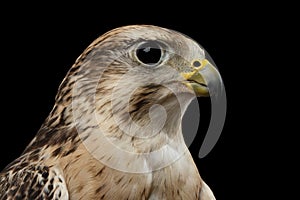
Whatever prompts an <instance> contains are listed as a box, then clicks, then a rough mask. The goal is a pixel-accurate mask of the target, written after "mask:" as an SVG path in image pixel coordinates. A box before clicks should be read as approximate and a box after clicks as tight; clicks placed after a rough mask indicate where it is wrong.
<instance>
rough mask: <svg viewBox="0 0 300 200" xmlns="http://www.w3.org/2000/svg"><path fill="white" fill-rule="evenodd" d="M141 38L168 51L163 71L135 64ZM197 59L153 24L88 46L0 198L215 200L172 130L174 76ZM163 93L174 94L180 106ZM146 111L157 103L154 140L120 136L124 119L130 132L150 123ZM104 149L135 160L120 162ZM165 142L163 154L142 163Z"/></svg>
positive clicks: (190, 44)
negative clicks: (159, 107) (131, 127)
mask: <svg viewBox="0 0 300 200" xmlns="http://www.w3.org/2000/svg"><path fill="white" fill-rule="evenodd" d="M143 40H155V41H157V40H158V41H161V42H163V43H164V44H166V45H167V46H168V47H167V48H168V52H169V53H168V57H166V58H165V60H166V61H165V62H164V64H163V65H164V66H168V67H164V66H161V67H158V68H155V69H154V68H147V67H144V66H141V65H140V64H139V63H138V61H137V60H136V59H135V58H134V57H133V56H132V54H131V52H133V51H134V50H135V48H136V45H137V44H138V43H139V42H141V41H143ZM204 57H205V55H204V51H203V50H202V49H201V48H200V47H199V46H198V44H197V43H195V42H194V41H193V40H191V39H189V38H188V37H186V36H183V35H181V34H180V33H178V32H175V31H171V30H168V29H164V28H160V27H156V26H146V25H144V26H126V27H121V28H118V29H114V30H112V31H110V32H108V33H106V34H104V35H102V36H101V37H99V38H98V39H96V40H95V41H94V42H92V44H91V45H90V46H89V47H88V48H87V49H86V50H85V51H84V52H83V53H82V54H81V55H80V56H79V58H78V59H77V60H76V62H75V64H74V65H73V66H72V67H71V69H70V71H69V72H68V74H67V76H66V77H65V79H64V80H63V82H62V83H61V85H60V87H59V90H58V93H57V96H56V99H55V105H54V107H53V110H52V111H51V113H50V114H49V116H48V118H47V119H46V120H45V122H44V124H43V125H42V126H41V128H40V130H39V132H38V133H37V135H36V137H35V138H34V139H33V140H32V142H31V143H30V144H29V145H28V146H27V148H26V149H25V151H24V152H23V154H22V155H21V156H20V157H19V158H18V159H16V160H15V161H14V162H12V163H11V164H9V165H8V166H7V167H6V168H5V169H4V170H3V171H2V172H1V173H0V199H1V200H2V199H201V200H207V199H215V198H214V197H213V194H212V192H211V190H210V189H209V187H208V186H207V185H206V184H205V183H204V182H203V180H202V179H201V177H200V175H199V173H198V170H197V167H196V166H195V164H194V162H193V159H192V157H191V155H190V153H189V152H188V150H187V148H186V146H185V144H184V139H183V136H182V132H181V119H182V116H183V113H184V111H185V109H186V107H187V106H188V104H189V102H190V101H191V99H192V98H193V95H192V93H191V92H189V91H188V89H187V88H186V86H184V85H183V84H181V83H180V81H179V80H182V79H181V78H180V72H189V71H192V68H190V67H189V62H191V60H193V59H195V58H197V59H203V58H204ZM183 58H184V59H183ZM116 83H118V84H116ZM168 87H170V88H175V90H176V91H175V92H176V93H178V94H179V96H180V97H179V98H180V99H181V101H182V102H184V104H183V107H182V105H181V104H180V101H178V95H174V94H173V93H172V91H171V90H170V88H168ZM130 92H132V93H130ZM173 92H174V91H173ZM129 93H130V95H129ZM127 96H128V97H129V96H130V98H129V101H125V99H126V98H127ZM128 102H129V103H128ZM155 104H158V105H163V106H164V108H165V112H166V114H167V118H166V123H165V124H164V125H163V126H162V128H161V130H159V131H158V133H157V134H155V135H154V136H150V135H151V133H150V132H151V131H149V130H148V129H147V128H144V129H138V130H135V131H133V132H132V134H124V129H122V128H120V125H125V127H126V124H128V123H130V122H129V121H128V120H129V119H128V116H130V117H131V119H132V120H133V121H134V122H135V123H136V124H138V125H139V126H140V127H145V125H147V124H148V123H149V122H151V120H154V121H155V120H158V121H159V120H160V117H161V116H160V115H155V114H154V115H153V116H152V118H151V117H149V115H148V110H149V109H150V108H151V107H153V105H155ZM128 113H129V115H127V114H128ZM95 116H96V119H97V120H95ZM150 118H151V119H150ZM118 119H120V121H119V124H118V123H116V120H117V121H118ZM99 127H101V131H102V133H103V135H104V136H105V137H106V138H108V139H109V141H108V140H106V139H103V137H104V136H103V135H100V134H99V131H100V129H99ZM125 132H126V131H125ZM141 136H143V137H141ZM144 137H146V138H147V139H146V141H145V138H144ZM169 141H172V142H169ZM110 144H113V145H115V146H118V147H120V148H121V149H123V150H125V151H129V152H134V153H135V154H134V156H132V157H127V156H126V154H124V155H123V154H120V153H119V152H118V150H117V149H114V148H111V147H110V146H109V145H110ZM166 144H167V145H166ZM165 145H166V146H167V149H166V151H165V152H163V153H161V154H163V155H159V156H158V157H147V156H144V154H147V153H150V152H153V151H156V150H159V149H160V148H162V147H163V146H165ZM177 154H178V155H180V156H178V157H176V156H177ZM160 156H161V157H160ZM172 156H173V157H174V156H175V157H176V160H174V162H172V163H171V164H169V165H166V166H164V167H157V165H160V164H161V163H163V162H164V161H163V160H161V159H160V158H165V160H168V158H170V157H171V158H172ZM141 162H142V163H145V164H144V165H140V163H141ZM165 162H167V161H165ZM107 163H109V164H107ZM112 166H113V167H112ZM120 167H127V168H126V170H123V171H122V170H119V168H120ZM135 170H136V171H137V173H132V171H135ZM143 170H144V171H145V172H144V173H141V171H143Z"/></svg>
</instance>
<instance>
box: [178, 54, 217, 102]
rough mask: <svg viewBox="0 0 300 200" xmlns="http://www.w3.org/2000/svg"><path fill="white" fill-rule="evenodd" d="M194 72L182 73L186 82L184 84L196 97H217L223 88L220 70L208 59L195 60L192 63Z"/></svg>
mask: <svg viewBox="0 0 300 200" xmlns="http://www.w3.org/2000/svg"><path fill="white" fill-rule="evenodd" d="M191 67H192V68H193V71H191V72H184V73H181V75H182V76H183V78H184V80H183V83H184V84H185V85H186V86H187V87H188V88H189V89H191V90H192V91H194V93H195V94H196V96H198V97H200V96H204V97H207V96H209V95H216V94H217V93H218V92H219V91H220V89H221V86H222V79H221V76H220V74H219V72H218V70H217V69H216V68H215V67H214V66H213V65H212V64H211V63H210V62H209V61H208V60H206V59H203V60H194V61H193V62H192V63H191Z"/></svg>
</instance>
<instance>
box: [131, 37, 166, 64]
mask: <svg viewBox="0 0 300 200" xmlns="http://www.w3.org/2000/svg"><path fill="white" fill-rule="evenodd" d="M162 46H163V45H162V44H161V43H160V42H158V41H154V40H148V41H144V42H142V43H140V44H139V46H138V47H137V48H136V49H135V52H134V54H135V58H136V60H137V61H138V62H139V63H141V64H142V65H145V66H148V67H156V66H158V65H160V64H161V63H162V61H163V58H164V54H165V51H164V49H163V48H162Z"/></svg>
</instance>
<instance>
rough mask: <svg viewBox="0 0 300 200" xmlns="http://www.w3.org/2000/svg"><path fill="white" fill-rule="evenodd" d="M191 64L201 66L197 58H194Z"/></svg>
mask: <svg viewBox="0 0 300 200" xmlns="http://www.w3.org/2000/svg"><path fill="white" fill-rule="evenodd" d="M193 66H194V67H200V66H201V63H200V62H199V61H198V60H195V61H194V62H193Z"/></svg>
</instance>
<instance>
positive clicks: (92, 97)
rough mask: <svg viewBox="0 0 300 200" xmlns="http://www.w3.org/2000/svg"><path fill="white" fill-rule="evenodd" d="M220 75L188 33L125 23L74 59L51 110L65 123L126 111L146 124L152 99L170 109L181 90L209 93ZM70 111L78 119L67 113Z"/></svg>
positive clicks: (189, 93) (191, 93)
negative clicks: (90, 114) (126, 24)
mask: <svg viewBox="0 0 300 200" xmlns="http://www.w3.org/2000/svg"><path fill="white" fill-rule="evenodd" d="M218 80H220V79H219V74H218V72H217V70H216V69H215V68H214V67H213V66H212V65H211V64H210V63H209V62H208V61H207V60H206V59H205V54H204V50H203V49H202V48H201V47H200V46H199V45H198V44H197V43H196V42H195V41H193V40H192V39H190V38H188V37H187V36H185V35H183V34H180V33H178V32H176V31H172V30H169V29H165V28H161V27H157V26H149V25H143V26H125V27H121V28H117V29H114V30H112V31H110V32H108V33H105V34H104V35H102V36H100V37H99V38H98V39H96V40H95V41H94V42H93V43H92V44H91V45H90V46H89V47H88V48H87V49H86V50H85V51H84V52H83V54H82V55H81V56H80V57H79V58H78V59H77V60H76V62H75V64H74V65H73V66H72V68H71V69H70V71H69V73H68V75H67V76H66V78H65V80H64V81H63V83H62V84H61V86H60V88H59V92H58V95H57V97H56V106H55V111H60V112H61V111H63V112H64V113H65V115H63V117H64V121H65V122H66V123H67V124H72V123H73V122H74V120H75V121H76V120H77V121H84V123H86V122H85V120H84V119H83V118H85V117H84V113H91V112H92V113H94V114H96V115H99V118H103V120H107V118H111V117H112V115H114V114H116V115H117V118H118V119H119V120H125V118H126V116H127V117H128V116H129V115H130V116H131V117H132V118H133V119H135V120H136V121H141V123H142V124H143V123H144V124H145V123H147V122H146V121H147V120H146V118H148V117H149V116H148V114H147V113H148V112H149V109H150V108H151V107H153V105H154V104H159V105H162V104H165V105H168V107H165V109H166V111H167V112H168V111H174V107H176V105H177V107H178V97H179V96H185V99H186V100H185V101H186V102H189V101H190V99H191V96H195V95H197V96H207V95H208V85H209V88H210V90H211V89H212V88H215V87H218V86H219V83H218ZM215 83H216V84H215ZM171 99H173V100H175V101H171ZM179 101H181V100H179ZM182 101H183V99H182ZM176 102H177V103H176ZM186 105H187V103H185V105H181V106H182V108H181V111H184V110H185V108H186ZM170 109H171V110H170ZM178 111H179V110H176V112H177V113H178ZM176 112H175V113H176ZM72 113H73V114H72ZM76 113H77V114H76ZM145 113H146V114H145ZM74 114H75V115H76V117H75V118H76V119H74V118H72V119H71V118H68V117H70V116H73V117H74ZM128 114H129V115H128ZM52 115H57V116H61V113H60V114H58V113H57V112H53V113H52ZM121 115H122V116H121ZM181 115H182V113H181V114H180V116H181ZM143 117H145V120H140V119H141V118H143ZM79 118H80V119H79ZM99 120H100V119H99ZM100 121H101V120H100Z"/></svg>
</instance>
